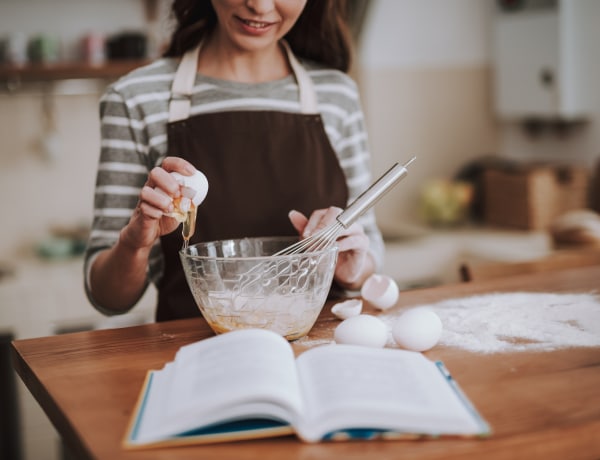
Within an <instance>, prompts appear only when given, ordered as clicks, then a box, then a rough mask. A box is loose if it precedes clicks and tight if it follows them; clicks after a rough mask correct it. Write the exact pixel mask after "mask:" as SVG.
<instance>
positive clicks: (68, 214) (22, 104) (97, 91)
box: [0, 0, 169, 261]
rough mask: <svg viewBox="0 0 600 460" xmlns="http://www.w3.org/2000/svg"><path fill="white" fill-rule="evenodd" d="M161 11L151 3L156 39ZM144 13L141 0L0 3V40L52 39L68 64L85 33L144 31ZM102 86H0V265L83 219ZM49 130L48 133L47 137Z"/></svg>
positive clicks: (163, 25) (87, 212) (163, 26)
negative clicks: (50, 147)
mask: <svg viewBox="0 0 600 460" xmlns="http://www.w3.org/2000/svg"><path fill="white" fill-rule="evenodd" d="M166 5H167V3H166V2H165V1H162V3H160V4H159V8H160V9H159V11H160V15H159V17H160V19H159V20H157V24H155V25H153V29H152V30H153V32H154V31H158V32H156V33H154V35H155V36H156V37H157V40H158V41H160V40H162V37H164V36H166V35H167V34H166V31H167V30H168V24H169V23H168V21H167V19H166V17H167V15H166V13H165V12H164V11H165V6H166ZM57 12H60V13H59V14H57ZM145 12H146V10H145V8H144V2H143V1H142V0H126V1H119V2H93V1H79V0H53V1H46V0H2V2H0V37H2V36H7V35H10V34H13V33H22V34H24V35H26V36H29V37H32V36H35V35H37V34H47V35H49V36H54V37H57V38H58V39H59V40H60V41H61V43H62V52H63V54H62V58H64V59H73V58H75V57H76V52H77V49H78V48H77V47H78V43H79V39H80V37H81V36H82V35H84V34H85V33H88V32H90V31H94V32H97V33H101V34H106V35H109V34H113V33H117V32H121V31H123V30H147V29H148V27H149V26H148V23H147V21H146V15H145ZM67 13H68V14H67ZM49 18H51V20H49ZM154 26H156V27H154ZM107 83H108V82H107V81H85V82H82V81H66V82H57V83H49V82H47V83H45V84H26V85H23V86H22V87H20V88H18V89H17V90H15V91H9V90H8V89H7V88H0V205H1V207H2V213H3V215H4V218H3V225H2V230H1V231H2V238H0V261H1V260H3V259H7V258H11V257H12V256H14V254H15V253H21V251H22V249H23V248H26V249H27V248H31V246H32V245H34V244H36V243H37V242H39V241H40V240H42V239H44V238H45V237H46V236H47V234H48V232H49V230H50V228H51V227H55V226H61V227H73V226H78V225H80V224H82V223H84V224H89V222H90V221H91V205H92V199H93V188H94V178H95V169H96V163H97V158H98V153H99V145H100V144H99V142H100V139H99V122H98V101H99V98H100V96H101V94H102V91H103V90H104V88H105V86H106V84H107ZM44 104H46V106H47V107H50V108H51V115H52V116H53V118H54V120H53V121H54V124H55V130H48V129H47V124H46V123H47V120H46V119H44V111H43V109H44ZM53 131H55V134H56V135H55V136H53V137H51V136H49V134H52V132H53ZM45 141H51V142H54V143H55V144H54V145H55V146H56V149H57V150H58V152H57V155H56V156H54V157H49V156H48V154H47V153H48V152H47V150H45V149H44V142H45Z"/></svg>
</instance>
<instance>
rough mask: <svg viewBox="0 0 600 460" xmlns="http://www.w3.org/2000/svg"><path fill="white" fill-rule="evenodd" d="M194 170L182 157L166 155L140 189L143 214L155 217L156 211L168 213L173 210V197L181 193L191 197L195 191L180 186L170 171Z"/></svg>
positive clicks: (186, 173) (182, 172)
mask: <svg viewBox="0 0 600 460" xmlns="http://www.w3.org/2000/svg"><path fill="white" fill-rule="evenodd" d="M195 171H196V169H195V168H194V166H193V165H192V164H191V163H189V162H188V161H186V160H184V159H183V158H178V157H166V158H165V159H164V160H163V162H162V164H161V166H157V167H155V168H153V169H152V170H151V171H150V174H148V180H147V181H146V185H145V186H144V188H143V189H142V193H141V196H140V200H141V203H142V205H143V206H142V211H143V212H144V214H145V215H147V216H148V217H155V216H156V214H157V213H160V215H162V214H168V213H170V212H172V211H173V203H172V202H173V198H177V197H179V196H181V195H182V194H183V196H185V197H186V198H192V197H193V196H194V194H195V193H196V192H195V191H194V190H192V189H190V188H188V187H181V184H179V183H178V182H177V180H176V179H175V178H174V177H173V176H172V175H171V174H170V173H172V172H178V173H180V174H184V175H192V174H194V173H195ZM159 217H160V216H159ZM155 218H156V217H155Z"/></svg>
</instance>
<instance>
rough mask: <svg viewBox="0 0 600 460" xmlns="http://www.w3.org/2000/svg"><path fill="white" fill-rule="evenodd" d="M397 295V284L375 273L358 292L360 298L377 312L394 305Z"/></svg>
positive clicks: (385, 276)
mask: <svg viewBox="0 0 600 460" xmlns="http://www.w3.org/2000/svg"><path fill="white" fill-rule="evenodd" d="M399 294H400V291H399V289H398V284H396V282H395V281H394V280H393V279H392V278H390V277H389V276H387V275H380V274H377V273H374V274H373V275H371V276H369V277H368V278H367V280H366V281H365V282H364V284H363V285H362V288H361V290H360V295H361V297H362V298H363V299H364V300H366V301H367V302H369V303H370V304H371V305H372V306H374V307H375V308H378V309H379V310H387V309H388V308H391V307H393V306H394V305H396V302H397V301H398V296H399Z"/></svg>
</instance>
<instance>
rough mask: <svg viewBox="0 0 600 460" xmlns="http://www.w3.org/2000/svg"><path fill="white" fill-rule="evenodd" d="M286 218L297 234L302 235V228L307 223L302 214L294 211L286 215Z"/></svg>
mask: <svg viewBox="0 0 600 460" xmlns="http://www.w3.org/2000/svg"><path fill="white" fill-rule="evenodd" d="M288 218H289V219H290V222H291V223H292V225H293V226H294V228H295V229H296V231H297V232H298V233H299V234H302V232H303V231H304V227H306V223H307V222H308V218H307V217H306V216H305V215H304V214H302V213H301V212H299V211H296V210H291V211H290V212H289V213H288Z"/></svg>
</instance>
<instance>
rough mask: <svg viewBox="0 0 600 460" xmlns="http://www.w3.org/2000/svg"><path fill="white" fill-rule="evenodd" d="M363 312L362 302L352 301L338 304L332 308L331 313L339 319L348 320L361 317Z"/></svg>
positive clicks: (358, 300)
mask: <svg viewBox="0 0 600 460" xmlns="http://www.w3.org/2000/svg"><path fill="white" fill-rule="evenodd" d="M361 311H362V300H360V299H350V300H345V301H343V302H338V303H336V304H335V305H334V306H333V307H331V313H333V314H334V315H335V316H337V317H338V318H339V319H348V318H352V317H353V316H357V315H360V312H361Z"/></svg>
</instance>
